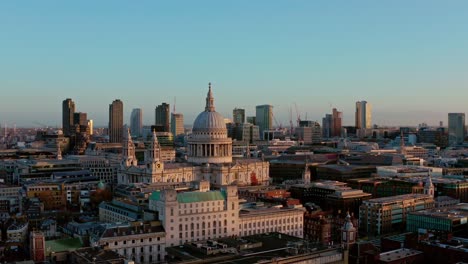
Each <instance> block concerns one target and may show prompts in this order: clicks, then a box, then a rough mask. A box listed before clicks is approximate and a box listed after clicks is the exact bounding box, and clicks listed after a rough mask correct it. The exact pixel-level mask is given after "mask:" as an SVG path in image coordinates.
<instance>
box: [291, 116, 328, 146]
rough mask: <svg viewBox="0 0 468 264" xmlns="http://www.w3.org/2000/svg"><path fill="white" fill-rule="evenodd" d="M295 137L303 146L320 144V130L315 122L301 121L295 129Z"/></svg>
mask: <svg viewBox="0 0 468 264" xmlns="http://www.w3.org/2000/svg"><path fill="white" fill-rule="evenodd" d="M295 132H296V137H297V139H298V140H300V141H302V142H304V144H309V145H310V144H320V142H322V129H321V128H320V124H319V123H318V122H315V121H301V122H299V127H296V130H295Z"/></svg>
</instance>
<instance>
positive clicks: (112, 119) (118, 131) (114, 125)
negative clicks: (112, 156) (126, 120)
mask: <svg viewBox="0 0 468 264" xmlns="http://www.w3.org/2000/svg"><path fill="white" fill-rule="evenodd" d="M123 128H124V127H123V102H122V101H120V100H119V99H117V100H115V101H113V102H112V104H110V105H109V142H110V143H122V142H123Z"/></svg>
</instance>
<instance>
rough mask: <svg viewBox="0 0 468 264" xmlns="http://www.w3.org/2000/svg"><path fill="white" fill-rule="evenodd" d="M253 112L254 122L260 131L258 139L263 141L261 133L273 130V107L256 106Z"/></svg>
mask: <svg viewBox="0 0 468 264" xmlns="http://www.w3.org/2000/svg"><path fill="white" fill-rule="evenodd" d="M255 110H256V111H255V113H256V115H255V122H256V125H257V126H258V127H259V129H260V138H261V139H264V135H263V134H264V133H263V132H264V131H265V130H270V129H272V128H273V106H272V105H257V107H256V108H255Z"/></svg>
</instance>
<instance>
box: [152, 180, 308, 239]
mask: <svg viewBox="0 0 468 264" xmlns="http://www.w3.org/2000/svg"><path fill="white" fill-rule="evenodd" d="M199 184H200V190H198V191H191V192H179V193H178V192H177V191H176V190H172V189H166V190H162V191H156V192H154V193H153V194H152V195H151V196H150V200H149V209H150V210H153V211H158V212H159V220H160V221H161V222H162V224H163V226H164V229H165V230H167V233H168V234H167V236H166V243H167V245H168V246H169V245H170V246H177V245H182V244H184V243H187V242H195V241H203V240H210V239H217V238H222V237H229V236H247V235H255V234H263V233H268V232H282V233H284V234H287V235H291V236H296V237H302V236H303V223H304V220H303V215H304V210H303V208H277V207H254V206H253V207H242V208H241V207H240V204H239V196H238V193H237V186H235V185H229V186H223V187H222V188H221V190H216V191H210V187H209V183H207V182H200V183H199Z"/></svg>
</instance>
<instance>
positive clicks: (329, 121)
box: [322, 114, 333, 138]
mask: <svg viewBox="0 0 468 264" xmlns="http://www.w3.org/2000/svg"><path fill="white" fill-rule="evenodd" d="M332 130H333V116H332V115H331V114H326V115H325V117H324V118H322V136H323V137H324V138H331V137H332Z"/></svg>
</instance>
